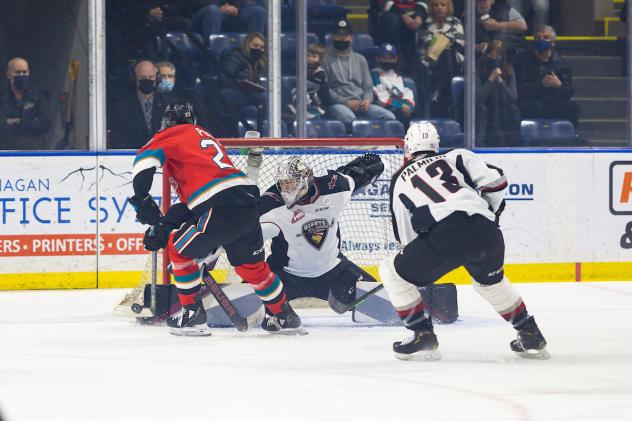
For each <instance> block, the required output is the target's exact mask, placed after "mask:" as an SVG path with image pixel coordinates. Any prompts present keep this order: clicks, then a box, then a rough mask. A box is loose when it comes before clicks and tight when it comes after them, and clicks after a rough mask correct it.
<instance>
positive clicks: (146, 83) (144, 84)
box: [138, 79, 156, 95]
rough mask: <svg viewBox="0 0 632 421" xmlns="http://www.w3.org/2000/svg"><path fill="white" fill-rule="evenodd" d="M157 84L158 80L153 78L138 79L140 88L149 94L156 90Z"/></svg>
mask: <svg viewBox="0 0 632 421" xmlns="http://www.w3.org/2000/svg"><path fill="white" fill-rule="evenodd" d="M155 86H156V81H155V80H151V79H141V80H139V81H138V90H140V91H141V92H142V93H144V94H145V95H149V94H150V93H152V92H153V91H154V88H155Z"/></svg>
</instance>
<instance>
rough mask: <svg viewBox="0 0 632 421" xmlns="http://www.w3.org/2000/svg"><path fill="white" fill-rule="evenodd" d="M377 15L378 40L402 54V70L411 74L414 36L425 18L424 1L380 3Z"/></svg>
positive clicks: (410, 0) (398, 0)
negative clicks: (388, 44)
mask: <svg viewBox="0 0 632 421" xmlns="http://www.w3.org/2000/svg"><path fill="white" fill-rule="evenodd" d="M380 3H381V4H380V7H381V9H382V10H381V11H380V12H381V13H380V15H379V18H378V21H379V27H380V29H381V31H380V35H381V37H380V38H379V39H380V40H381V41H384V42H388V43H391V44H393V45H395V48H397V49H399V51H401V52H402V58H405V60H403V63H402V66H403V67H402V68H403V70H404V71H405V72H406V73H407V74H411V73H412V70H413V68H414V60H413V58H414V51H415V34H416V32H417V31H418V30H419V29H420V28H421V27H422V26H423V24H424V22H425V21H426V17H427V6H426V2H425V1H416V0H394V1H390V0H389V1H381V2H380Z"/></svg>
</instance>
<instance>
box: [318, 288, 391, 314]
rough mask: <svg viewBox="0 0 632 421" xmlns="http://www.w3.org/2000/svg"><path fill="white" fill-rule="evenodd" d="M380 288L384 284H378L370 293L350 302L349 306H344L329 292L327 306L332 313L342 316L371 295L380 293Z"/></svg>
mask: <svg viewBox="0 0 632 421" xmlns="http://www.w3.org/2000/svg"><path fill="white" fill-rule="evenodd" d="M382 288H384V284H380V285H378V286H376V287H375V288H373V289H372V290H371V291H368V292H366V293H364V294H363V295H361V296H359V297H358V298H356V299H355V300H353V301H351V302H350V303H349V304H345V303H343V302H342V301H340V300H338V299H337V298H336V297H334V295H333V293H332V292H331V290H330V291H329V297H328V298H327V301H328V302H329V306H330V307H331V309H332V310H333V311H335V312H336V313H338V314H342V313H345V312H347V311H349V310H352V309H354V308H355V307H356V306H357V305H359V304H362V303H363V302H364V301H365V300H366V299H367V298H369V297H370V296H371V295H373V294H375V293H376V292H378V291H380V290H381V289H382Z"/></svg>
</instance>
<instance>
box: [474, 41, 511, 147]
mask: <svg viewBox="0 0 632 421" xmlns="http://www.w3.org/2000/svg"><path fill="white" fill-rule="evenodd" d="M476 67H477V74H476V76H477V78H476V140H477V144H480V145H481V146H519V144H520V110H519V109H518V106H517V105H516V103H517V100H518V90H517V88H516V75H515V73H514V69H513V67H511V64H509V62H508V60H507V54H506V52H505V46H504V45H503V43H502V41H497V40H496V41H492V42H490V43H489V45H488V46H487V49H486V50H485V52H484V53H483V55H482V56H481V57H480V58H479V59H478V61H477V63H476Z"/></svg>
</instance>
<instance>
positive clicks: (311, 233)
mask: <svg viewBox="0 0 632 421" xmlns="http://www.w3.org/2000/svg"><path fill="white" fill-rule="evenodd" d="M302 232H303V236H304V237H305V239H306V240H307V242H308V243H309V244H311V245H312V246H313V247H314V248H316V249H317V250H320V248H321V247H322V246H323V244H324V243H325V239H326V238H327V233H328V232H329V222H327V220H326V219H314V220H312V221H308V222H305V223H304V224H303V227H302Z"/></svg>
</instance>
